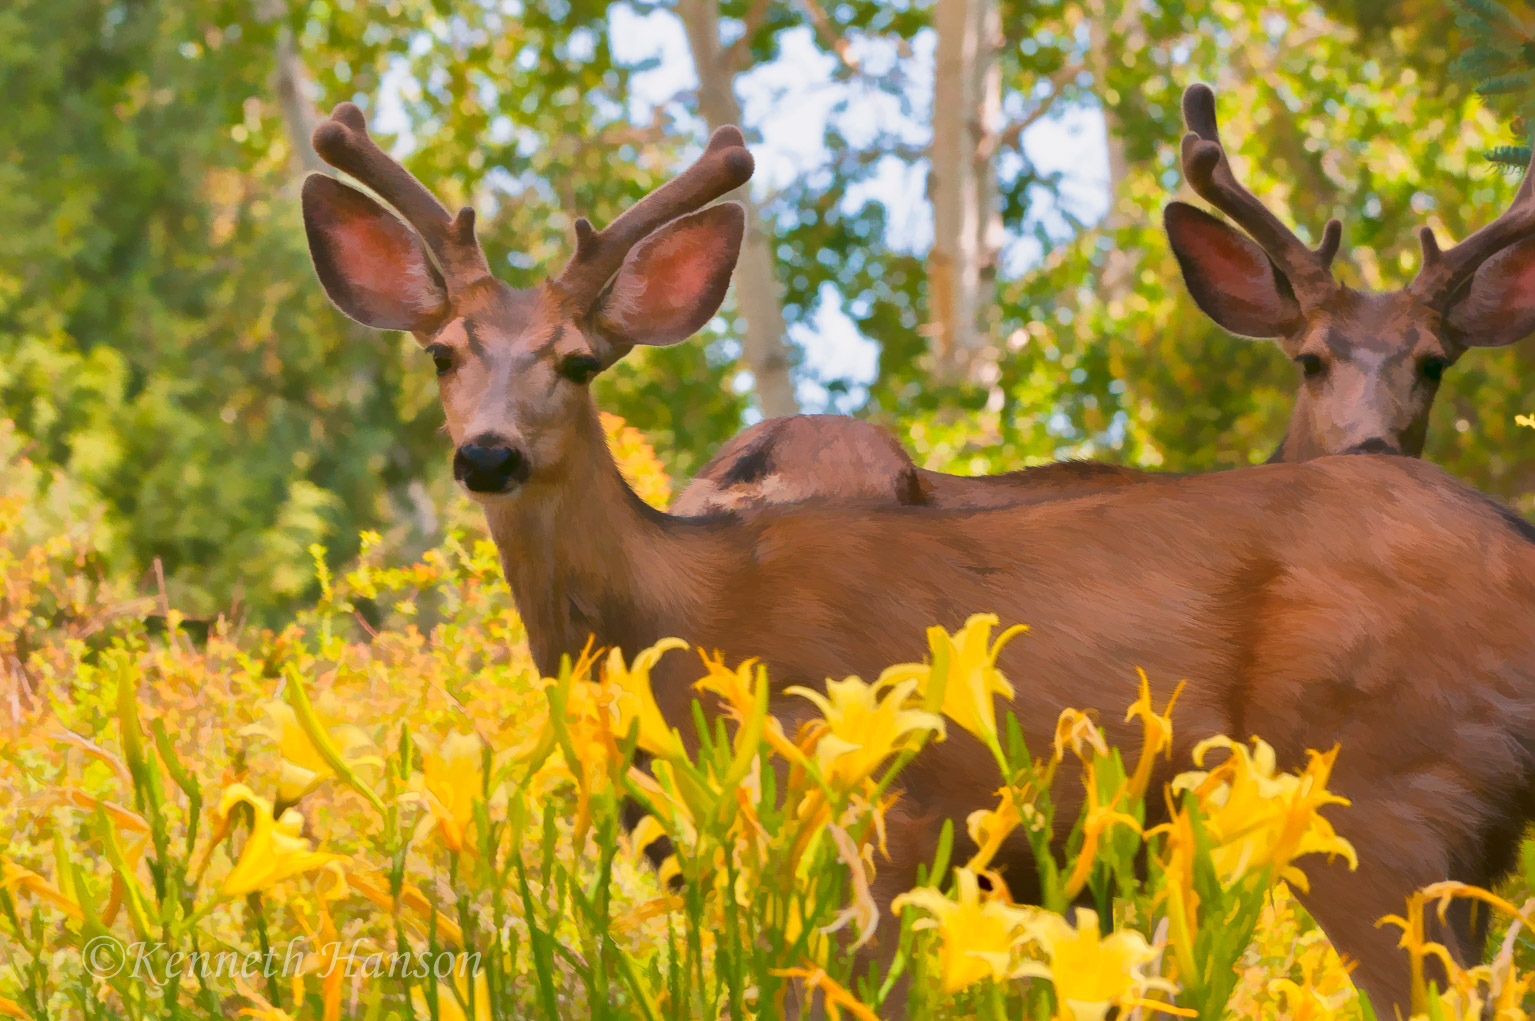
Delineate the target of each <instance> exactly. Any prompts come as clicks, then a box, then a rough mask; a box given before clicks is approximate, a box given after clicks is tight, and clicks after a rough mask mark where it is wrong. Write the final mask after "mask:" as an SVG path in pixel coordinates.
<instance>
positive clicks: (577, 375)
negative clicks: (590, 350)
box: [560, 355, 602, 383]
mask: <svg viewBox="0 0 1535 1021" xmlns="http://www.w3.org/2000/svg"><path fill="white" fill-rule="evenodd" d="M601 371H602V363H601V362H599V361H598V360H597V359H595V358H593V357H592V356H591V355H571V356H570V357H568V358H566V359H565V360H564V361H562V362H560V375H562V376H564V377H565V378H566V379H568V380H570V381H571V382H572V383H590V382H591V381H592V377H593V376H595V375H597V373H599V372H601Z"/></svg>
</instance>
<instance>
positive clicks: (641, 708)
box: [602, 638, 688, 758]
mask: <svg viewBox="0 0 1535 1021" xmlns="http://www.w3.org/2000/svg"><path fill="white" fill-rule="evenodd" d="M687 647H688V643H687V642H684V641H683V640H682V639H680V638H663V639H661V640H660V641H659V642H657V643H656V644H654V645H652V646H651V647H650V648H648V649H641V650H640V651H639V652H638V653H636V654H635V657H634V663H633V664H632V665H630V666H625V665H624V656H623V653H622V652H620V651H619V650H617V649H612V650H610V651H609V652H608V658H607V661H606V662H605V663H604V664H603V670H602V679H603V683H604V684H609V685H613V686H615V687H616V689H617V696H616V698H615V700H614V701H615V705H616V707H617V709H618V725H617V728H616V729H617V733H618V736H619V737H620V738H622V737H623V736H625V735H626V734H628V733H629V728H630V726H632V725H633V724H634V722H635V721H638V722H639V728H640V732H639V746H640V748H641V749H643V750H644V751H647V752H649V753H650V754H652V755H656V756H660V757H661V758H680V757H683V756H685V755H686V754H687V753H686V751H685V749H684V748H683V745H682V738H681V737H680V736H679V735H678V733H677V731H676V730H674V729H672V727H670V726H668V725H667V723H666V720H665V719H664V718H662V716H661V709H660V707H659V706H658V705H656V697H655V694H654V693H653V692H652V691H651V690H650V671H651V670H652V669H654V668H655V665H656V663H657V662H659V661H660V659H661V657H662V656H663V655H665V654H666V653H668V652H670V651H671V650H672V649H686V648H687Z"/></svg>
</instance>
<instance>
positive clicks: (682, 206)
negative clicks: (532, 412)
mask: <svg viewBox="0 0 1535 1021" xmlns="http://www.w3.org/2000/svg"><path fill="white" fill-rule="evenodd" d="M752 170H753V162H752V157H751V153H749V152H747V151H746V139H745V138H744V137H742V135H741V131H740V129H739V128H737V127H735V126H733V125H726V126H724V127H721V128H720V129H719V130H717V131H715V132H714V134H713V135H711V136H710V138H709V144H708V145H707V146H705V147H704V152H703V155H702V156H700V157H699V158H698V160H697V162H695V163H694V164H693V165H692V166H690V167H689V168H688V169H687V170H685V171H683V172H682V173H681V174H679V175H677V176H676V177H675V178H673V179H672V180H670V181H668V182H667V183H666V184H663V185H662V186H661V187H659V188H657V189H656V190H655V191H653V192H651V193H650V194H649V195H646V196H645V197H644V198H642V199H640V200H639V201H638V202H636V203H635V204H634V205H632V206H630V207H629V208H628V209H626V210H625V211H624V212H623V213H622V214H621V215H620V216H619V217H618V219H616V220H614V221H613V222H612V223H610V224H608V225H607V226H606V227H604V228H603V229H602V230H600V231H598V230H595V229H593V227H592V225H591V222H590V221H588V220H586V219H584V218H582V219H579V220H577V221H576V224H575V230H576V251H575V254H574V255H572V256H571V258H570V261H569V262H568V263H566V264H565V268H564V269H563V270H562V271H561V272H560V275H559V277H558V278H557V279H556V280H555V286H557V287H558V288H559V289H560V290H561V291H563V292H564V293H565V295H566V296H567V298H569V299H570V300H571V301H572V302H575V303H577V304H589V303H590V302H591V301H593V300H595V299H596V297H597V294H598V292H600V291H601V289H602V286H603V285H604V284H606V283H607V281H608V278H609V277H611V276H612V275H613V274H614V273H616V272H617V271H618V268H619V266H621V265H623V261H624V257H625V256H626V255H628V253H629V249H631V248H633V247H634V246H635V245H636V244H638V243H639V242H640V241H641V240H642V239H643V238H644V237H645V236H646V235H647V234H649V233H650V232H651V231H653V230H655V229H656V228H657V227H659V226H661V225H662V224H663V223H667V222H668V221H670V220H675V219H676V218H677V217H679V216H682V215H683V214H685V213H690V212H692V211H693V210H695V209H699V208H701V207H702V206H705V205H707V204H708V203H710V202H713V201H714V200H715V199H717V198H719V197H720V196H721V195H724V194H725V193H727V192H730V191H733V190H735V189H736V188H739V187H740V186H741V185H743V184H745V183H746V182H747V181H749V180H750V179H751V176H752Z"/></svg>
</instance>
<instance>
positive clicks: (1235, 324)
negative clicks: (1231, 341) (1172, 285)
mask: <svg viewBox="0 0 1535 1021" xmlns="http://www.w3.org/2000/svg"><path fill="white" fill-rule="evenodd" d="M1162 222H1163V224H1164V225H1165V226H1166V227H1167V239H1168V241H1170V242H1171V243H1172V246H1173V254H1174V255H1176V256H1177V257H1178V268H1179V269H1180V270H1182V271H1183V282H1184V283H1185V284H1187V285H1188V289H1189V294H1191V295H1193V297H1194V301H1195V303H1196V304H1198V305H1199V307H1200V308H1201V309H1202V310H1204V313H1205V315H1207V316H1209V317H1210V318H1211V319H1214V320H1215V321H1216V322H1217V323H1219V324H1220V325H1221V326H1222V327H1224V328H1225V329H1227V330H1230V331H1231V332H1232V333H1235V334H1237V335H1238V336H1240V337H1282V336H1284V335H1285V334H1287V333H1290V332H1291V331H1292V330H1293V329H1294V328H1295V327H1296V326H1297V325H1298V324H1299V322H1300V304H1299V303H1298V302H1297V301H1296V300H1295V294H1294V292H1293V291H1292V290H1291V289H1290V282H1289V281H1288V280H1286V279H1285V277H1284V274H1283V273H1281V272H1279V269H1278V267H1276V266H1275V265H1274V264H1273V262H1271V261H1270V260H1269V257H1268V256H1267V255H1266V254H1264V251H1263V249H1262V248H1261V247H1260V246H1259V245H1258V243H1257V242H1256V241H1254V240H1252V238H1249V237H1248V236H1247V235H1245V234H1243V233H1242V232H1240V231H1238V230H1235V229H1233V228H1231V227H1228V226H1227V225H1226V224H1224V223H1222V222H1221V221H1220V220H1217V219H1216V218H1215V217H1213V216H1211V215H1210V214H1209V213H1206V212H1204V211H1203V210H1200V209H1196V208H1194V207H1193V206H1191V205H1188V204H1187V203H1183V202H1170V203H1168V206H1167V210H1166V211H1165V212H1164V213H1163V214H1162Z"/></svg>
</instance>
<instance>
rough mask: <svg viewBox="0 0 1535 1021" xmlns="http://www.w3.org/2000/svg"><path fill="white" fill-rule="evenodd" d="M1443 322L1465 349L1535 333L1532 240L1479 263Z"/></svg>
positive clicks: (1499, 344)
mask: <svg viewBox="0 0 1535 1021" xmlns="http://www.w3.org/2000/svg"><path fill="white" fill-rule="evenodd" d="M1445 321H1446V322H1447V323H1448V324H1449V327H1450V329H1451V330H1452V331H1453V332H1454V334H1455V340H1456V341H1458V342H1459V343H1461V344H1463V345H1464V346H1466V347H1502V346H1503V345H1505V344H1512V343H1514V342H1515V341H1516V340H1523V339H1524V338H1525V337H1527V336H1529V335H1530V334H1531V333H1532V332H1535V238H1527V239H1525V240H1524V241H1521V242H1519V243H1518V244H1517V245H1509V246H1508V247H1507V248H1505V249H1503V250H1502V251H1501V252H1499V253H1498V254H1497V255H1494V256H1493V257H1492V258H1490V259H1488V260H1487V261H1486V262H1484V263H1482V265H1481V268H1479V269H1478V270H1477V271H1476V275H1475V276H1474V277H1472V278H1471V286H1469V287H1467V288H1466V291H1465V293H1464V294H1463V295H1462V296H1461V298H1460V300H1458V301H1457V302H1456V303H1455V304H1454V305H1452V306H1450V311H1449V314H1448V315H1446V316H1445Z"/></svg>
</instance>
